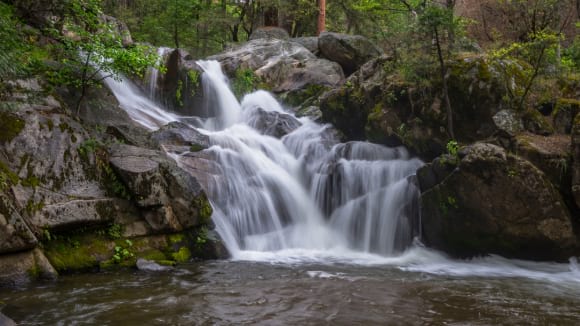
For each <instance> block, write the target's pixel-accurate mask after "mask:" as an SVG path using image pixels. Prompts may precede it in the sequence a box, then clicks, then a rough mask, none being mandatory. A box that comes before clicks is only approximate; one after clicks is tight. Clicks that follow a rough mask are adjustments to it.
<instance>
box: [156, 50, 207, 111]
mask: <svg viewBox="0 0 580 326" xmlns="http://www.w3.org/2000/svg"><path fill="white" fill-rule="evenodd" d="M165 67H166V69H167V71H166V72H165V74H163V76H162V77H161V78H160V79H159V80H158V81H157V87H158V88H159V90H160V94H157V96H158V97H159V98H160V99H161V100H162V101H163V103H164V104H165V106H166V107H167V108H173V110H175V111H176V112H178V113H180V114H182V115H194V116H198V117H208V116H209V112H210V111H209V110H208V108H207V105H206V103H204V101H203V87H202V85H201V75H202V73H203V70H202V69H201V67H199V66H198V65H197V64H196V63H195V60H194V59H193V57H192V56H191V55H190V54H189V53H187V52H185V51H183V50H179V49H177V50H170V52H169V54H168V55H167V58H166V61H165Z"/></svg>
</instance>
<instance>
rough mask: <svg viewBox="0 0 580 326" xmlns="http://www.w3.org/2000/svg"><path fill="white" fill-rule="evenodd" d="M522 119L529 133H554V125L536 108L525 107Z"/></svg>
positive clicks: (547, 134) (545, 134) (544, 134)
mask: <svg viewBox="0 0 580 326" xmlns="http://www.w3.org/2000/svg"><path fill="white" fill-rule="evenodd" d="M522 121H523V122H524V128H525V129H526V130H528V131H529V132H531V133H534V134H537V135H542V136H549V135H551V134H553V133H554V127H552V125H551V124H550V123H549V122H548V120H547V119H546V118H545V117H544V116H542V114H541V113H540V112H539V111H538V110H535V109H527V110H526V111H524V113H523V114H522Z"/></svg>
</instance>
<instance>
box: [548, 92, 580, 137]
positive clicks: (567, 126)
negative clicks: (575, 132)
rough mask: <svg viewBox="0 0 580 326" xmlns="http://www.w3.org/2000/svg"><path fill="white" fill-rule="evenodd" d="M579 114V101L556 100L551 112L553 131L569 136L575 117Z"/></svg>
mask: <svg viewBox="0 0 580 326" xmlns="http://www.w3.org/2000/svg"><path fill="white" fill-rule="evenodd" d="M578 113H580V101H579V100H575V99H568V98H561V99H558V101H557V102H556V105H555V107H554V111H553V112H552V119H553V122H554V129H555V131H556V132H557V133H561V134H570V133H571V131H572V123H573V121H574V118H575V117H576V115H577V114H578Z"/></svg>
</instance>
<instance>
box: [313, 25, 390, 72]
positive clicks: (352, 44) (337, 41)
mask: <svg viewBox="0 0 580 326" xmlns="http://www.w3.org/2000/svg"><path fill="white" fill-rule="evenodd" d="M318 47H319V49H320V53H321V54H322V56H323V57H324V58H327V59H328V60H330V61H334V62H337V63H338V64H340V66H341V67H342V69H343V70H344V73H345V74H346V75H350V74H352V73H353V72H355V71H356V70H358V69H359V68H360V67H361V66H362V65H363V64H365V63H366V62H368V61H370V60H371V59H374V58H376V57H379V56H381V55H382V51H381V50H380V49H379V48H377V47H376V46H375V45H374V44H373V43H372V42H371V41H370V40H368V39H367V38H365V37H363V36H360V35H348V34H339V33H329V32H323V33H321V34H320V37H319V38H318Z"/></svg>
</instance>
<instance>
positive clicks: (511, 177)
mask: <svg viewBox="0 0 580 326" xmlns="http://www.w3.org/2000/svg"><path fill="white" fill-rule="evenodd" d="M446 165H451V166H452V167H450V168H449V167H447V168H445V166H446ZM455 165H456V166H455ZM442 166H443V167H442ZM418 178H419V183H420V186H421V191H422V195H421V201H422V214H421V218H422V224H423V239H424V241H425V242H426V244H427V245H429V246H432V247H434V248H437V249H441V250H444V251H446V252H448V253H450V254H452V255H454V256H460V257H470V256H474V255H481V254H490V253H492V254H499V255H503V256H507V257H513V258H524V259H567V258H568V257H570V256H573V255H576V254H578V243H577V239H576V236H575V234H574V232H573V228H572V222H571V217H570V214H569V212H568V211H567V210H566V207H565V204H564V202H563V200H562V197H561V196H560V194H559V193H558V191H557V190H556V189H555V187H554V186H553V185H552V184H551V182H550V180H549V179H548V177H546V175H544V174H543V173H542V172H541V171H540V170H538V169H537V168H536V167H535V166H534V165H532V164H531V163H529V162H528V161H526V160H523V159H521V158H519V157H517V156H514V155H512V154H509V153H507V152H506V151H505V150H504V149H502V148H500V147H498V146H495V145H491V144H485V143H478V144H475V145H472V146H469V147H467V148H465V149H463V150H462V151H461V152H460V154H459V157H449V156H448V157H445V158H441V159H439V161H437V162H436V163H433V164H429V165H426V166H425V167H423V168H421V169H420V170H419V171H418Z"/></svg>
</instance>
